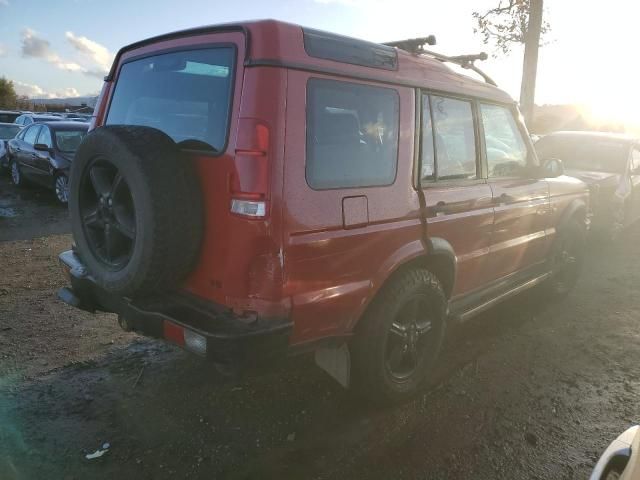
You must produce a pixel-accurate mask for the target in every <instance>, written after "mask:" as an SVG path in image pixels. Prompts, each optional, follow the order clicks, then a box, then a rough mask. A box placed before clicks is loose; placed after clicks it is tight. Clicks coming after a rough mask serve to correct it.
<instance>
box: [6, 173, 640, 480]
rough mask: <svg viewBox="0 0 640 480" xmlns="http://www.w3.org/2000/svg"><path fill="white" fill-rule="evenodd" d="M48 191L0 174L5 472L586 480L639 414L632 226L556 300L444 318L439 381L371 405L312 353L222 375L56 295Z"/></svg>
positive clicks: (61, 226)
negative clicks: (458, 320)
mask: <svg viewBox="0 0 640 480" xmlns="http://www.w3.org/2000/svg"><path fill="white" fill-rule="evenodd" d="M46 198H47V197H46V194H43V193H36V192H34V191H30V192H28V193H26V194H25V193H22V194H18V193H17V192H15V191H14V190H13V189H12V187H9V186H8V183H7V182H6V179H5V178H0V202H1V203H0V207H3V208H12V209H13V210H14V213H15V215H14V216H11V217H9V218H7V217H2V216H0V240H7V241H3V242H0V479H8V480H13V479H45V478H46V479H93V478H97V479H103V478H104V479H113V478H117V479H120V480H123V479H169V478H171V479H174V478H194V479H197V478H202V479H213V478H232V479H244V478H261V479H264V478H295V479H298V478H300V479H311V478H317V479H334V478H335V479H342V478H345V479H356V478H358V479H359V478H363V479H364V478H367V479H369V478H372V479H389V478H394V479H467V478H474V479H500V478H505V479H530V478H538V479H565V478H566V479H582V478H587V477H588V475H589V472H590V471H591V469H592V468H593V466H594V464H595V462H596V460H597V458H598V457H599V455H600V453H601V451H602V450H603V449H604V448H605V447H606V445H607V444H608V443H609V442H610V441H611V440H612V439H613V438H615V436H617V435H618V434H619V433H621V432H622V431H623V430H624V429H626V428H627V427H628V426H630V425H632V424H634V423H638V421H639V416H640V404H639V403H638V401H637V399H638V394H639V393H640V375H639V374H640V361H639V360H640V350H639V347H640V331H639V329H638V311H639V308H640V295H638V293H637V292H638V288H637V285H638V283H640V270H639V269H638V264H639V263H640V227H638V228H635V229H633V230H632V231H630V232H628V233H627V235H626V236H625V237H624V238H623V239H622V240H621V241H620V242H619V243H617V244H615V245H610V246H609V245H606V246H604V247H606V248H604V247H603V246H600V247H598V248H593V249H592V251H591V254H590V258H589V260H588V264H587V265H586V269H585V272H584V275H583V278H582V280H581V282H580V284H579V286H578V287H577V289H576V290H575V292H574V293H573V294H572V295H571V296H570V297H569V298H568V299H567V300H566V301H565V302H564V303H562V304H557V305H547V302H545V299H544V298H541V297H540V295H539V294H538V293H537V292H532V293H529V294H526V295H524V296H522V297H520V298H518V299H515V300H514V301H511V302H509V303H507V304H504V305H502V306H500V307H498V308H496V309H493V310H491V311H489V312H487V313H486V314H484V315H482V316H481V317H478V318H476V319H474V320H473V321H471V322H469V323H467V324H465V325H462V326H460V327H456V328H454V329H452V330H451V331H450V335H449V339H448V342H447V347H446V352H445V355H444V358H443V361H442V362H441V367H440V370H439V374H438V381H437V383H436V386H435V387H434V388H433V389H432V390H430V391H429V392H426V393H425V394H424V395H421V396H420V397H418V398H417V399H415V400H414V401H413V402H411V403H408V404H406V405H402V406H398V407H395V408H388V409H371V408H365V407H363V406H362V405H361V404H360V403H358V402H356V401H354V400H353V398H352V397H350V396H349V395H348V394H347V393H345V392H344V391H343V390H342V389H341V388H340V387H339V386H337V385H336V384H334V382H333V381H332V380H331V379H329V378H328V376H327V375H325V374H324V373H323V372H321V371H320V370H318V369H316V368H315V367H314V366H313V362H312V361H311V359H309V358H293V359H290V360H289V361H288V362H286V364H284V365H281V366H278V367H277V368H275V369H273V370H270V371H268V372H267V373H264V374H262V375H252V376H250V377H248V378H243V379H239V380H234V381H230V380H225V379H222V378H220V377H219V376H218V375H216V373H215V372H214V370H213V369H212V367H211V365H209V364H207V363H203V362H202V361H201V360H200V359H199V358H196V357H194V356H191V355H189V354H187V353H185V352H182V351H180V350H178V349H176V348H173V347H170V346H168V345H166V344H164V343H162V342H158V341H154V340H149V339H145V338H142V337H139V336H137V335H135V334H126V333H123V332H121V331H120V330H119V329H118V327H117V326H116V321H115V318H114V316H112V315H90V314H84V313H80V312H78V311H76V310H74V309H72V308H70V307H67V306H66V305H64V304H62V303H61V302H60V301H58V300H57V299H56V298H55V292H56V290H57V289H58V288H59V287H60V286H62V285H63V284H64V279H63V278H62V275H61V274H60V273H59V268H58V266H57V260H56V254H57V253H58V252H59V251H61V250H63V249H64V248H66V247H67V246H68V245H69V244H70V242H71V238H70V236H69V235H68V233H65V232H67V231H68V222H67V220H66V214H65V211H64V209H62V208H60V207H57V206H55V205H54V204H53V199H51V200H50V202H49V201H45V200H44V199H46ZM43 218H44V220H43ZM52 233H55V234H52ZM105 442H108V443H109V444H110V448H109V450H108V451H107V453H106V454H105V455H104V456H102V457H101V458H97V459H93V460H87V459H85V454H87V453H91V452H93V451H94V450H96V449H97V448H98V447H100V446H101V445H103V444H104V443H105Z"/></svg>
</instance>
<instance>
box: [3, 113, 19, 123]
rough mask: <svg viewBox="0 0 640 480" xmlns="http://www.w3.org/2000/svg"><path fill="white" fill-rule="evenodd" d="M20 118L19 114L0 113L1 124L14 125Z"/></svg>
mask: <svg viewBox="0 0 640 480" xmlns="http://www.w3.org/2000/svg"><path fill="white" fill-rule="evenodd" d="M19 116H20V114H19V113H10V112H0V123H13V122H15V121H16V118H18V117H19Z"/></svg>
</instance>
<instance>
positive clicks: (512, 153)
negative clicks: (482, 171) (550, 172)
mask: <svg viewBox="0 0 640 480" xmlns="http://www.w3.org/2000/svg"><path fill="white" fill-rule="evenodd" d="M480 110H481V112H482V125H483V127H484V140H485V146H486V149H487V166H488V169H489V177H511V176H518V175H521V174H522V173H523V171H524V170H525V169H526V167H527V157H528V152H527V145H526V143H525V142H524V139H523V138H522V134H521V133H520V130H519V128H518V125H517V124H516V121H515V118H514V117H513V112H512V111H511V110H510V109H509V108H506V107H501V106H499V105H486V104H482V105H481V107H480Z"/></svg>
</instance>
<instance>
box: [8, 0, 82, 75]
mask: <svg viewBox="0 0 640 480" xmlns="http://www.w3.org/2000/svg"><path fill="white" fill-rule="evenodd" d="M0 1H2V0H0ZM22 56H23V57H26V58H39V59H42V60H45V61H46V62H49V63H50V64H52V65H54V66H56V67H57V68H59V69H60V70H66V71H68V72H82V73H86V71H87V69H86V68H84V67H83V66H81V65H79V64H77V63H75V62H68V61H65V60H63V59H62V58H60V56H59V55H58V54H57V53H56V52H54V51H53V50H52V49H51V43H49V41H48V40H45V39H44V38H40V37H38V35H37V33H36V32H35V31H33V30H31V29H30V28H25V29H24V30H22Z"/></svg>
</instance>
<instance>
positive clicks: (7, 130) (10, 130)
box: [0, 125, 20, 140]
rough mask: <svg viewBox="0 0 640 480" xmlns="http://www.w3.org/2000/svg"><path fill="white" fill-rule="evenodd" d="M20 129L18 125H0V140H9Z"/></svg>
mask: <svg viewBox="0 0 640 480" xmlns="http://www.w3.org/2000/svg"><path fill="white" fill-rule="evenodd" d="M19 131H20V127H19V126H18V125H16V126H13V125H0V140H9V139H11V138H13V137H15V136H16V135H17V134H18V132H19Z"/></svg>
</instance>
